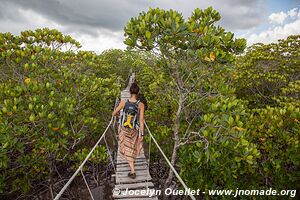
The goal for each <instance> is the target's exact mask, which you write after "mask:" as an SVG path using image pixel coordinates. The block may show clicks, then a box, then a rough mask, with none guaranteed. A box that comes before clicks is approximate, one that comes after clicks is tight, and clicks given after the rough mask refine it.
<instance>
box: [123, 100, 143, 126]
mask: <svg viewBox="0 0 300 200" xmlns="http://www.w3.org/2000/svg"><path fill="white" fill-rule="evenodd" d="M139 103H140V100H137V101H136V102H130V101H129V100H128V99H127V101H126V102H125V106H124V108H123V115H122V118H121V125H122V126H123V127H127V128H130V129H137V128H138V126H139V122H138V115H139V113H138V111H139Z"/></svg>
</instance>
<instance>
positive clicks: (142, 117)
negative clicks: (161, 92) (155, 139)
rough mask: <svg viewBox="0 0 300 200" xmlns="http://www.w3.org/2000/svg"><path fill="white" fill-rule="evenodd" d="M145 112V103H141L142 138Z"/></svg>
mask: <svg viewBox="0 0 300 200" xmlns="http://www.w3.org/2000/svg"><path fill="white" fill-rule="evenodd" d="M144 111H145V106H144V104H143V103H140V113H139V114H140V116H139V120H140V130H141V134H142V135H141V136H142V137H143V136H144Z"/></svg>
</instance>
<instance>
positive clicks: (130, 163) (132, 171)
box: [128, 161, 134, 173]
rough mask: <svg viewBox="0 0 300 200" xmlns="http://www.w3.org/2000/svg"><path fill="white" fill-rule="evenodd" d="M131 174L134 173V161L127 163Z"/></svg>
mask: <svg viewBox="0 0 300 200" xmlns="http://www.w3.org/2000/svg"><path fill="white" fill-rule="evenodd" d="M128 164H129V167H130V171H131V173H134V161H128Z"/></svg>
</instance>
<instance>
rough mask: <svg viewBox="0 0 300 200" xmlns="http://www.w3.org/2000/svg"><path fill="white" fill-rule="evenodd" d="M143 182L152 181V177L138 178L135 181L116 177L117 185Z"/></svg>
mask: <svg viewBox="0 0 300 200" xmlns="http://www.w3.org/2000/svg"><path fill="white" fill-rule="evenodd" d="M143 181H151V176H137V177H136V178H135V179H132V178H130V177H123V178H122V177H121V178H120V177H116V183H118V184H120V183H138V182H143Z"/></svg>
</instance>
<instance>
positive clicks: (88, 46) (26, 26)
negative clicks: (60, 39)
mask: <svg viewBox="0 0 300 200" xmlns="http://www.w3.org/2000/svg"><path fill="white" fill-rule="evenodd" d="M14 14H15V15H16V16H17V17H18V18H21V19H22V21H15V20H11V19H9V18H7V19H2V20H0V32H11V33H13V34H15V35H18V34H20V31H24V30H35V29H37V28H44V27H48V28H50V29H57V30H59V31H61V32H62V33H63V34H67V35H70V36H71V37H72V38H74V39H75V40H77V41H79V42H80V44H81V45H82V48H81V50H87V51H95V52H96V53H101V52H102V51H104V50H106V49H111V48H119V49H125V44H123V32H113V31H109V30H105V29H96V33H95V34H93V35H91V34H87V33H84V32H80V31H76V30H77V29H73V28H72V27H70V26H66V25H62V24H60V23H58V22H55V21H53V20H50V19H48V18H46V17H44V16H43V15H41V14H38V13H36V12H34V11H32V10H28V9H26V10H25V9H22V8H18V9H17V10H16V11H15V13H14ZM12 23H13V26H12Z"/></svg>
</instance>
